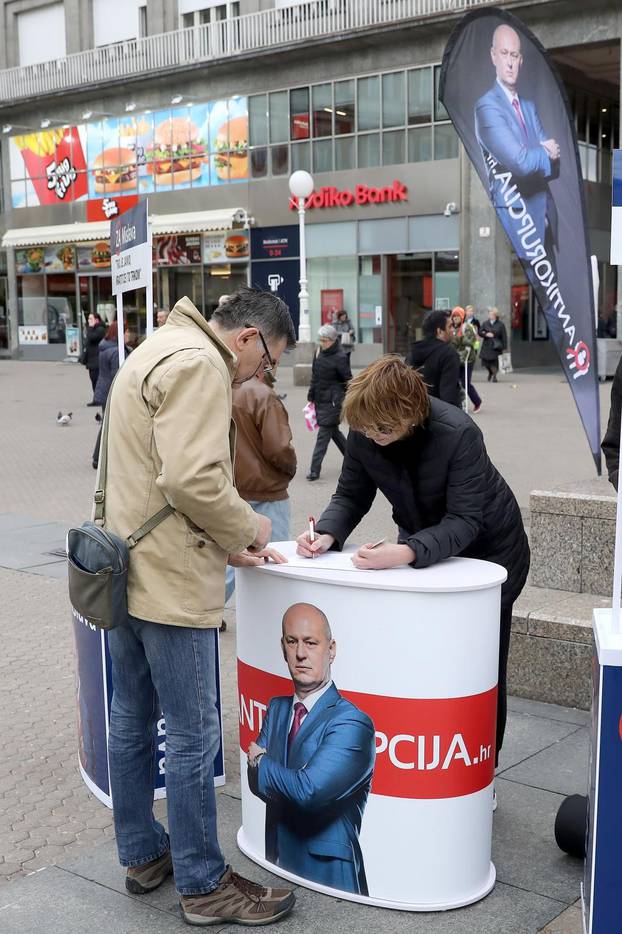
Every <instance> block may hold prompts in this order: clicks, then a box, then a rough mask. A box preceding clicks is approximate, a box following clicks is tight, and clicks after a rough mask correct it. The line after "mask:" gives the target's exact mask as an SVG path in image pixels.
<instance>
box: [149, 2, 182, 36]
mask: <svg viewBox="0 0 622 934" xmlns="http://www.w3.org/2000/svg"><path fill="white" fill-rule="evenodd" d="M178 14H179V7H178V4H177V0H147V33H148V35H150V36H156V35H158V34H159V33H163V32H172V31H173V30H175V29H179V15H178Z"/></svg>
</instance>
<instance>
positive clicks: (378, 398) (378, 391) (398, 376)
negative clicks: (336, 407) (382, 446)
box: [343, 354, 430, 431]
mask: <svg viewBox="0 0 622 934" xmlns="http://www.w3.org/2000/svg"><path fill="white" fill-rule="evenodd" d="M429 411H430V398H429V396H428V391H427V389H426V386H425V383H424V382H423V380H422V378H421V376H420V375H419V373H417V372H416V370H413V368H412V367H410V366H408V364H407V363H406V362H405V361H404V359H403V358H402V357H400V356H399V354H386V356H384V357H380V359H379V360H376V361H375V362H374V363H372V364H370V366H368V367H366V368H365V369H364V370H363V371H362V372H361V373H359V374H358V375H357V376H355V377H354V379H352V380H351V381H350V383H349V385H348V389H347V392H346V397H345V400H344V403H343V416H344V418H345V419H346V421H347V422H348V424H349V425H350V427H351V428H354V430H355V431H363V430H365V429H368V428H378V427H379V426H382V425H388V426H390V427H395V428H398V427H401V426H402V425H421V423H422V422H424V421H425V419H426V418H427V417H428V413H429Z"/></svg>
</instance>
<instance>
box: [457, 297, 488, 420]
mask: <svg viewBox="0 0 622 934" xmlns="http://www.w3.org/2000/svg"><path fill="white" fill-rule="evenodd" d="M464 319H465V309H464V308H461V307H460V305H456V307H455V308H454V309H453V311H452V313H451V341H452V343H453V345H454V347H455V348H456V350H457V351H458V356H459V357H460V382H461V383H462V388H463V389H464V390H465V392H466V393H467V394H468V397H469V399H470V400H471V402H472V403H473V411H474V412H479V410H480V409H481V407H482V400H481V398H480V394H479V393H478V391H477V389H476V388H475V386H474V385H473V383H472V382H471V379H472V377H473V367H474V366H475V361H476V360H477V347H478V345H479V335H478V332H477V331H476V330H475V327H474V326H473V325H472V324H468V323H467V322H466V321H465V320H464Z"/></svg>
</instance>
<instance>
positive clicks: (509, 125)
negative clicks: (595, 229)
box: [475, 81, 559, 256]
mask: <svg viewBox="0 0 622 934" xmlns="http://www.w3.org/2000/svg"><path fill="white" fill-rule="evenodd" d="M518 99H519V102H520V109H521V113H522V115H523V120H524V121H525V126H526V127H527V136H525V133H524V131H523V128H522V126H521V125H520V123H519V121H518V117H517V115H516V112H515V111H514V109H513V107H512V105H511V103H510V101H509V100H508V97H507V94H505V92H504V90H503V88H502V87H501V86H500V85H499V83H498V82H497V81H495V83H494V85H493V86H492V88H491V89H490V90H489V91H487V92H486V94H484V95H483V96H482V97H480V99H479V100H478V102H477V104H476V105H475V132H476V134H477V139H478V142H479V144H480V146H481V149H482V154H483V156H484V164H485V166H486V171H487V173H488V183H489V186H490V196H491V198H492V202H493V204H494V206H495V208H501V209H504V210H501V212H500V214H499V218H500V220H501V221H502V222H503V223H504V226H505V224H506V223H507V219H504V214H505V209H507V204H506V201H505V197H504V192H503V183H502V182H499V181H498V180H497V179H495V178H494V177H493V174H492V169H491V167H490V166H489V165H488V163H487V162H486V157H487V156H488V154H490V155H491V156H492V157H493V158H494V159H495V160H496V161H497V162H498V163H499V165H497V166H496V168H495V171H496V172H497V174H499V173H502V172H511V173H512V182H511V184H516V185H517V187H518V189H519V191H520V193H521V195H522V197H523V200H524V202H525V205H526V207H527V211H528V213H529V215H530V216H531V218H532V220H533V222H534V225H535V228H536V230H537V232H538V236H539V237H540V239H541V241H542V243H543V244H544V237H545V231H546V220H547V219H548V223H549V227H550V233H551V235H552V237H553V240H556V239H557V212H556V209H555V203H554V201H553V199H552V197H551V195H550V191H549V185H548V183H549V180H551V179H553V178H556V177H557V175H558V174H559V160H555V162H552V161H551V160H550V159H549V157H548V155H547V152H546V150H545V149H544V147H543V146H541V145H540V143H541V141H542V140H545V139H548V137H547V135H546V133H545V132H544V129H543V128H542V124H541V123H540V118H539V116H538V111H537V110H536V105H535V104H534V102H533V101H530V100H528V99H527V98H524V97H521V96H520V95H519V98H518ZM510 187H511V186H510ZM506 229H507V227H506ZM514 246H515V249H516V244H514ZM517 253H518V255H519V256H520V255H521V253H522V254H524V250H520V248H519V249H517Z"/></svg>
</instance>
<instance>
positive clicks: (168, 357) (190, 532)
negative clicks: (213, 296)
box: [106, 298, 258, 628]
mask: <svg viewBox="0 0 622 934" xmlns="http://www.w3.org/2000/svg"><path fill="white" fill-rule="evenodd" d="M235 366H236V358H235V356H234V355H233V354H232V353H231V351H230V350H229V349H228V347H226V346H225V344H223V343H222V342H221V341H220V340H219V339H218V338H217V337H216V334H215V333H214V332H213V331H212V329H211V328H210V327H209V325H208V324H207V322H206V321H205V319H204V318H203V317H202V315H201V314H200V312H199V311H198V310H197V309H196V308H195V307H194V305H193V304H192V302H191V301H190V299H189V298H182V299H181V301H179V302H178V303H177V304H176V305H175V307H174V308H173V310H172V312H171V314H170V315H169V318H168V320H167V322H166V324H165V325H164V326H163V327H161V328H159V329H158V330H157V331H156V332H155V333H154V334H153V335H152V336H151V337H149V338H147V340H145V341H144V342H143V343H142V344H141V345H140V347H138V348H137V349H136V350H135V351H134V352H133V353H132V354H131V356H130V357H128V359H127V361H126V362H125V363H124V365H123V366H122V367H121V369H120V371H119V375H118V377H117V379H116V380H115V383H114V386H113V388H112V391H111V393H110V396H109V398H108V406H109V407H110V413H109V420H110V425H109V435H108V478H107V488H106V528H108V529H110V530H111V531H112V532H115V533H116V534H117V535H121V536H123V537H126V536H127V535H129V534H130V533H131V532H133V531H135V530H136V529H138V528H139V527H140V526H141V525H143V523H144V522H145V521H146V520H147V519H149V518H150V517H151V516H153V515H154V514H155V513H156V512H158V510H160V509H162V507H163V506H164V505H165V504H166V503H170V505H171V506H173V508H174V509H175V512H174V513H173V514H172V515H170V516H169V517H168V518H167V519H165V520H164V521H163V522H162V523H161V524H160V525H159V526H157V527H156V528H155V529H154V530H153V531H152V532H150V533H149V534H148V535H146V536H145V538H143V539H142V540H141V541H140V542H139V543H138V545H137V546H136V547H135V548H134V549H133V550H132V552H131V555H130V569H129V578H128V608H129V612H130V614H131V615H132V616H135V617H138V618H139V619H146V620H151V621H152V622H156V623H165V624H169V625H173V626H195V627H202V628H204V627H209V626H218V625H220V622H221V619H222V609H223V604H224V592H225V564H226V561H227V555H228V554H235V553H237V552H239V551H242V549H244V548H246V547H247V546H248V545H250V544H251V543H252V542H253V541H254V539H255V536H256V534H257V530H258V522H257V517H256V515H255V513H254V512H253V511H252V509H251V508H250V506H248V505H247V503H245V502H244V500H242V499H241V497H240V496H239V495H238V493H237V491H236V489H235V487H234V485H233V468H232V464H233V453H234V444H235V427H234V426H233V422H232V421H231V383H232V380H233V375H234V373H235Z"/></svg>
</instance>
